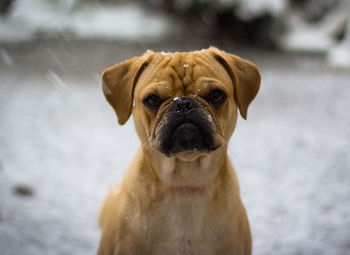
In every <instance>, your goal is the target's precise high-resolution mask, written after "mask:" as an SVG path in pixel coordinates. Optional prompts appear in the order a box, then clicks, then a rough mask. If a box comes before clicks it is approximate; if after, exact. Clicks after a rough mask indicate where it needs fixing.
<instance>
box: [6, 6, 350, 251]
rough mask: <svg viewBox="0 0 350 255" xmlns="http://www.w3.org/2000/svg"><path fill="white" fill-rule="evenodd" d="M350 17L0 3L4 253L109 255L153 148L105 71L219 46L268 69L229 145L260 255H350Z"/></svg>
mask: <svg viewBox="0 0 350 255" xmlns="http://www.w3.org/2000/svg"><path fill="white" fill-rule="evenodd" d="M349 17H350V1H348V0H217V1H214V0H187V1H186V0H144V1H141V0H139V1H136V0H134V1H132V0H128V1H127V0H124V1H122V0H119V1H117V0H0V255H18V254H26V255H27V254H28V255H41V254H42V255H44V254H45V255H50V254H60V255H61V254H62V255H63V254H67V255H71V254H74V255H80V254H84V255H86V254H96V250H97V246H98V242H99V238H100V230H99V227H98V224H97V215H98V210H99V207H100V205H101V202H102V199H103V197H104V195H105V194H106V192H107V190H108V188H109V187H110V186H111V185H112V184H113V183H114V182H115V181H116V180H118V179H120V178H121V177H122V175H123V171H124V169H125V168H126V167H127V166H128V164H129V162H130V161H131V160H132V158H133V155H134V153H135V151H136V150H137V148H138V146H139V141H138V139H137V136H136V134H135V131H134V127H133V122H132V119H131V120H129V121H128V122H127V123H126V124H125V125H124V126H119V125H118V124H117V119H116V117H115V114H114V112H113V109H112V108H111V107H110V106H109V105H108V104H107V102H106V101H105V99H104V96H103V94H102V91H101V89H100V74H101V72H102V71H103V69H105V68H106V67H108V66H111V65H113V64H116V63H118V62H121V61H123V60H126V59H128V58H131V57H133V56H137V55H141V54H143V52H144V51H146V50H147V49H152V50H154V51H165V52H167V51H189V50H198V49H202V48H207V47H209V46H210V45H212V46H216V47H219V48H220V49H222V50H226V51H228V52H230V53H234V54H237V55H239V56H241V57H243V58H246V59H249V60H251V61H253V62H254V63H256V64H257V65H258V66H259V67H260V70H261V75H262V85H261V90H260V92H259V94H258V96H257V98H256V100H255V101H254V102H253V103H252V105H251V106H250V109H249V114H248V120H247V121H244V120H243V119H239V121H238V124H237V128H236V131H235V133H234V135H233V138H232V140H231V143H230V146H229V155H230V157H231V159H232V161H233V163H234V165H235V167H236V170H237V173H238V177H239V179H240V185H241V192H242V199H243V202H244V204H245V206H246V208H247V211H248V216H249V219H250V224H251V229H252V234H253V254H256V255H261V254H268V255H271V254H278V255H280V254H308V255H309V254H327V255H329V254H339V255H343V254H344V255H345V254H349V253H350V217H349V214H350V202H349V201H350V157H349V156H350V155H349V151H350V138H349V137H350V131H349V130H350V128H349V126H350V113H349V109H350V82H349V81H350V35H349V34H350V18H349Z"/></svg>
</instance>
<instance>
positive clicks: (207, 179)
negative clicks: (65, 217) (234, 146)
mask: <svg viewBox="0 0 350 255" xmlns="http://www.w3.org/2000/svg"><path fill="white" fill-rule="evenodd" d="M102 85H103V92H104V94H105V96H106V99H107V101H108V102H109V103H110V104H111V106H112V107H113V109H114V110H115V112H116V114H117V118H118V121H119V123H120V124H124V123H125V122H126V121H127V120H128V119H129V117H130V115H131V114H133V119H134V123H135V128H136V132H137V134H138V136H139V138H140V141H141V146H140V149H139V150H138V151H137V152H135V153H136V155H135V158H134V160H133V161H132V162H131V163H130V166H129V167H128V169H127V170H126V172H125V174H124V177H123V181H122V182H121V183H120V184H118V185H116V186H115V187H113V188H112V189H111V190H110V192H109V194H108V195H107V197H106V199H105V202H104V204H103V206H102V209H101V212H100V219H99V220H100V225H101V228H102V237H101V241H100V246H99V250H98V254H99V255H165V254H166V255H175V254H179V255H180V254H181V255H190V254H191V255H197V254H198V255H241V254H251V234H250V229H249V223H248V219H247V215H246V212H245V208H244V206H243V204H242V202H241V199H240V193H239V185H238V180H237V177H236V173H235V170H234V168H233V165H232V163H231V161H230V159H229V157H228V155H227V145H228V142H229V139H230V137H231V135H232V133H233V131H234V129H235V125H236V121H237V115H238V113H237V112H238V111H239V113H240V115H241V116H242V117H243V118H244V119H246V118H247V110H248V106H249V104H250V103H251V102H252V100H253V99H254V97H255V96H256V94H257V93H258V90H259V86H260V74H259V70H258V68H257V67H256V66H255V65H254V64H253V63H251V62H249V61H247V60H243V59H241V58H239V57H237V56H235V55H232V54H229V53H226V52H223V51H220V50H218V49H216V48H214V47H211V48H209V49H207V50H202V51H194V52H176V53H156V52H152V51H147V52H146V53H145V54H144V55H143V56H140V57H135V58H132V59H130V60H127V61H125V62H122V63H120V64H118V65H115V66H112V67H110V68H108V69H106V70H105V71H104V73H103V75H102Z"/></svg>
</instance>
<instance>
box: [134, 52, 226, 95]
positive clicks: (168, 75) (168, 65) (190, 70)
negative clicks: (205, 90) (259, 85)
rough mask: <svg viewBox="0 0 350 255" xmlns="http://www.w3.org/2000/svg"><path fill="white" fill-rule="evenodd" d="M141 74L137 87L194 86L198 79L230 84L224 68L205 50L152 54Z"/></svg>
mask: <svg viewBox="0 0 350 255" xmlns="http://www.w3.org/2000/svg"><path fill="white" fill-rule="evenodd" d="M148 58H149V64H148V66H147V67H146V68H145V70H144V71H143V72H142V74H141V76H140V78H139V81H138V83H137V87H138V88H140V89H144V88H145V87H147V86H152V84H153V85H154V84H159V83H164V84H165V85H168V86H169V85H170V86H175V87H179V88H181V87H188V86H191V85H194V84H196V83H197V82H198V80H199V79H206V78H207V79H218V80H220V81H221V82H224V83H231V79H230V76H229V75H228V73H227V72H226V70H225V69H224V67H223V66H222V65H221V64H220V63H219V62H218V61H217V60H216V59H215V57H214V56H213V55H212V54H211V53H210V52H209V51H207V50H204V51H194V52H185V53H183V52H182V53H164V52H162V53H153V54H152V55H151V56H149V57H148Z"/></svg>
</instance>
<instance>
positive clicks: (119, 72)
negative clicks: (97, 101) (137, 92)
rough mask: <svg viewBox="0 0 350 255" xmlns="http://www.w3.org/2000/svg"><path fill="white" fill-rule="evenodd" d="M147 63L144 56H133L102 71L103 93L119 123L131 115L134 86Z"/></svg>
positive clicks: (121, 123)
mask: <svg viewBox="0 0 350 255" xmlns="http://www.w3.org/2000/svg"><path fill="white" fill-rule="evenodd" d="M147 64H148V62H147V61H146V57H135V58H132V59H129V60H127V61H124V62H122V63H120V64H118V65H115V66H112V67H109V68H107V69H106V70H104V72H103V73H102V89H103V93H104V95H105V97H106V99H107V101H108V102H109V103H110V105H111V106H112V107H113V108H114V111H115V112H116V114H117V117H118V122H119V124H120V125H123V124H124V123H125V122H126V121H127V120H128V119H129V117H130V115H131V110H132V104H133V96H134V95H133V94H134V88H135V85H136V83H137V80H138V78H139V77H140V75H141V73H142V71H143V70H144V69H145V67H146V66H147Z"/></svg>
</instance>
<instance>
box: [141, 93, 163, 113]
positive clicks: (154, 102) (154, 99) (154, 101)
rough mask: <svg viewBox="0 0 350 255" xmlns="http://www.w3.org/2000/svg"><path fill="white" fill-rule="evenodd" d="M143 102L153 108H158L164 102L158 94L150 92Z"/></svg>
mask: <svg viewBox="0 0 350 255" xmlns="http://www.w3.org/2000/svg"><path fill="white" fill-rule="evenodd" d="M143 103H144V104H145V105H146V106H147V107H148V108H151V109H154V110H155V109H158V107H159V106H160V105H161V103H162V99H160V98H159V97H158V96H156V95H155V94H150V95H148V96H147V97H146V98H145V99H144V100H143Z"/></svg>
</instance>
